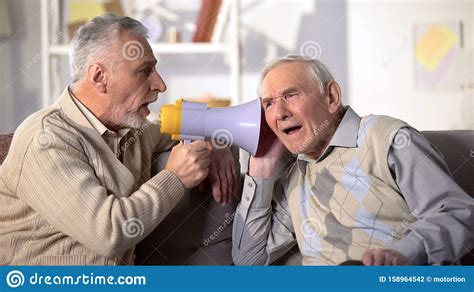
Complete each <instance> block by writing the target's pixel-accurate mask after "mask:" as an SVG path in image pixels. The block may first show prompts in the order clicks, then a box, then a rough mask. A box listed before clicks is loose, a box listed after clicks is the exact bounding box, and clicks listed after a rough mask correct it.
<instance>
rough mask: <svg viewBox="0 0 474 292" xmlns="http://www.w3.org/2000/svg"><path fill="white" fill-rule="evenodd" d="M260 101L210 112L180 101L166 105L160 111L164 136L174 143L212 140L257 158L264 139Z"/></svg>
mask: <svg viewBox="0 0 474 292" xmlns="http://www.w3.org/2000/svg"><path fill="white" fill-rule="evenodd" d="M260 119H261V106H260V99H258V98H257V99H255V100H252V101H250V102H247V103H244V104H241V105H237V106H232V107H227V108H208V107H207V104H206V103H202V102H189V101H184V100H182V99H179V100H177V101H176V103H175V104H174V105H173V104H168V105H163V106H162V107H161V111H160V121H161V128H160V131H161V133H166V134H171V138H172V139H173V140H205V139H209V138H210V139H212V142H213V145H214V147H216V148H224V147H227V146H229V145H231V144H234V145H237V146H239V147H240V148H242V149H244V150H246V151H247V152H249V153H250V154H252V155H255V153H256V152H257V147H258V138H259V135H260Z"/></svg>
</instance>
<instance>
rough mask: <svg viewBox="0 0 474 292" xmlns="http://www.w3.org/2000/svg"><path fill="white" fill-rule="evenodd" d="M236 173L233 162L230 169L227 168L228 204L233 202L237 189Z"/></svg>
mask: <svg viewBox="0 0 474 292" xmlns="http://www.w3.org/2000/svg"><path fill="white" fill-rule="evenodd" d="M234 172H235V164H234V163H233V161H231V163H230V165H229V167H228V168H227V173H226V176H227V177H228V178H229V187H228V188H227V192H228V195H227V203H229V204H230V202H231V201H232V196H233V195H234V193H235V192H234V189H235V185H236V182H235V176H234Z"/></svg>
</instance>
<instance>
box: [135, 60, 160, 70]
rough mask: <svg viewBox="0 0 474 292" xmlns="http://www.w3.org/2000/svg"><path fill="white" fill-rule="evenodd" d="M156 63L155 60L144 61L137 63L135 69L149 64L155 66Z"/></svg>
mask: <svg viewBox="0 0 474 292" xmlns="http://www.w3.org/2000/svg"><path fill="white" fill-rule="evenodd" d="M157 63H158V62H157V60H153V61H152V60H150V61H145V62H143V63H141V64H140V65H138V67H137V70H140V69H142V68H146V67H150V66H153V67H155V66H156V64H157Z"/></svg>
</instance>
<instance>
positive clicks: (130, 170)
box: [0, 14, 233, 265]
mask: <svg viewBox="0 0 474 292" xmlns="http://www.w3.org/2000/svg"><path fill="white" fill-rule="evenodd" d="M146 33H147V30H146V28H145V27H144V26H143V25H142V24H141V23H139V22H138V21H136V20H134V19H131V18H129V17H122V16H116V15H113V14H106V15H103V16H98V17H96V18H94V19H93V20H91V21H90V22H88V23H86V24H85V25H83V26H82V27H81V28H80V29H79V30H78V31H77V32H76V34H75V36H74V38H73V40H72V43H71V49H70V69H71V76H72V80H73V81H72V84H71V85H70V86H69V87H68V88H66V90H65V91H64V93H63V94H62V96H61V97H60V98H59V99H58V100H57V102H56V103H54V104H53V105H51V106H49V107H47V108H44V109H42V110H40V111H38V112H36V113H34V114H33V115H31V116H30V117H28V118H27V119H26V120H25V121H24V122H23V123H22V124H21V125H20V126H19V128H18V129H17V131H16V132H15V134H14V138H13V141H12V145H11V147H10V151H9V154H8V156H7V158H6V160H5V162H4V164H3V165H2V168H1V173H0V178H1V180H0V265H122V264H126V265H129V264H133V259H134V247H135V245H136V244H137V243H138V242H140V241H141V240H142V239H143V238H145V237H146V236H147V235H148V234H149V233H150V232H151V231H152V230H153V229H154V228H155V227H156V226H157V225H158V224H159V223H160V222H161V221H162V220H163V218H164V217H165V216H167V214H168V213H169V212H170V211H171V210H172V209H173V208H174V207H175V206H176V204H177V203H178V201H179V200H180V199H181V198H182V197H183V196H184V190H185V188H191V187H194V186H196V185H197V184H199V183H200V182H201V181H203V180H204V179H205V178H206V177H207V176H208V174H209V179H210V182H211V183H212V184H213V185H215V184H218V185H220V181H219V178H222V177H224V176H223V175H221V172H223V173H224V171H228V169H225V170H224V169H222V167H221V166H222V165H223V164H225V163H226V162H227V163H228V165H233V163H231V161H232V160H233V158H232V156H231V154H230V151H229V150H228V149H227V150H219V151H218V150H214V149H210V146H209V145H208V143H207V142H204V141H195V142H193V143H190V144H178V145H176V143H175V142H173V141H172V140H171V139H170V137H168V136H162V135H161V134H160V131H159V125H156V124H153V123H150V122H149V121H147V119H146V117H147V116H148V114H149V113H150V111H149V109H148V105H149V104H150V103H152V102H155V101H156V100H157V98H158V94H159V93H161V92H164V91H165V90H166V85H165V83H164V82H163V80H162V79H161V76H160V75H159V74H158V72H157V71H156V68H155V67H156V62H157V61H156V59H155V57H154V55H153V51H152V49H151V47H150V45H149V44H148V42H147V40H146ZM173 146H174V147H173ZM168 150H171V154H170V157H169V159H168V162H167V164H166V167H165V169H164V170H163V171H161V172H159V173H158V174H156V175H155V176H153V177H151V178H150V164H151V160H152V154H153V153H156V152H163V151H168ZM228 165H227V166H228ZM226 179H227V180H228V181H230V183H229V182H228V181H226V183H227V184H230V185H232V182H233V180H232V178H226ZM213 189H214V190H215V193H214V198H215V200H216V201H218V202H219V203H225V202H226V201H228V199H229V198H228V197H224V196H223V194H222V191H221V190H220V189H219V188H213ZM224 195H226V194H224Z"/></svg>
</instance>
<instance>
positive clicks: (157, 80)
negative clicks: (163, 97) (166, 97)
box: [151, 70, 166, 92]
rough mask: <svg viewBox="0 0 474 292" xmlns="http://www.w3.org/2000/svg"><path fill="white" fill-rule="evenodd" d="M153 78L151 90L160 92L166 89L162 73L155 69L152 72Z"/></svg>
mask: <svg viewBox="0 0 474 292" xmlns="http://www.w3.org/2000/svg"><path fill="white" fill-rule="evenodd" d="M151 78H152V80H151V90H152V91H158V92H165V91H166V84H165V82H164V81H163V79H162V78H161V76H160V74H159V73H158V72H157V71H156V70H155V71H154V72H153V74H152V77H151Z"/></svg>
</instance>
